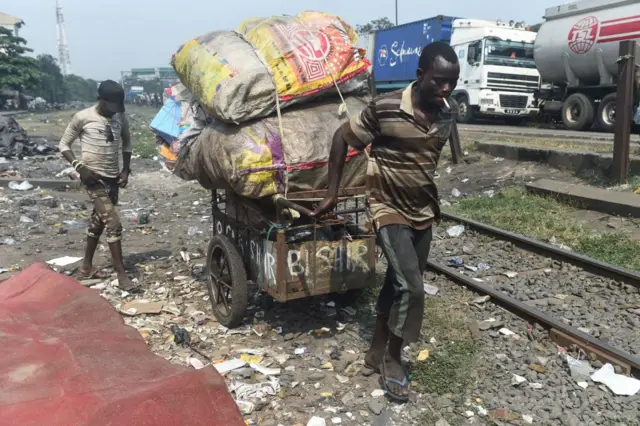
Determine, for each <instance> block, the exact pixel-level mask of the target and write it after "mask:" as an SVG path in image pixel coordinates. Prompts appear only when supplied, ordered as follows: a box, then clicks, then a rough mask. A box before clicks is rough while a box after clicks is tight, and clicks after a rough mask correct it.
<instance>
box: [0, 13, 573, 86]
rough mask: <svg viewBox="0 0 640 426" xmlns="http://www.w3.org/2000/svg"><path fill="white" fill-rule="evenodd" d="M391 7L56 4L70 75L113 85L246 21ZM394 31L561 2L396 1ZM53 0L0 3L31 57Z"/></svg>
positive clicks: (368, 16)
mask: <svg viewBox="0 0 640 426" xmlns="http://www.w3.org/2000/svg"><path fill="white" fill-rule="evenodd" d="M395 3H396V1H395V0H297V1H293V0H288V1H285V0H227V1H219V0H218V1H214V0H61V4H62V6H63V10H64V18H65V30H66V33H67V41H68V45H69V55H70V57H71V67H72V72H73V73H74V74H77V75H80V76H82V77H85V78H93V79H96V80H104V79H108V78H110V79H114V80H120V76H121V71H125V70H130V69H131V68H157V67H164V66H168V65H169V62H170V60H171V55H172V54H173V53H175V51H176V50H177V49H178V48H179V47H180V45H181V44H183V43H185V42H186V41H188V40H190V39H192V38H194V37H197V36H199V35H202V34H205V33H207V32H209V31H213V30H226V29H234V28H235V27H237V25H238V24H240V22H242V21H243V20H244V19H246V18H251V17H260V16H271V15H283V14H287V15H295V14H296V13H298V12H300V11H302V10H319V11H323V12H328V13H333V14H336V15H339V16H341V17H342V18H343V19H345V20H346V21H347V22H348V23H350V24H351V25H353V26H354V27H355V25H356V24H365V23H367V22H369V21H371V20H373V19H377V18H380V17H385V16H386V17H388V18H389V19H391V21H392V22H393V21H394V20H395ZM397 3H398V22H399V23H400V24H403V23H407V22H412V21H417V20H420V19H425V18H428V17H431V16H435V15H448V16H459V17H464V18H472V19H491V20H495V19H502V20H503V21H509V20H512V19H513V20H514V21H525V22H526V23H527V24H531V25H533V24H536V23H538V22H541V21H542V18H541V17H542V16H543V15H544V10H545V8H547V7H551V6H557V5H559V4H562V3H563V0H537V1H536V0H533V1H518V0H447V1H445V2H442V3H441V4H440V5H438V6H436V5H437V4H438V3H439V2H438V1H429V0H397ZM55 4H56V1H55V0H0V11H1V12H4V13H7V14H9V15H13V16H16V17H18V18H21V19H22V20H24V21H25V23H26V26H24V27H23V28H22V29H21V30H20V36H22V37H24V38H25V39H26V40H27V43H28V46H29V47H30V48H32V49H34V50H35V51H34V54H36V55H37V54H41V53H48V54H51V55H53V56H55V57H57V47H56V14H55Z"/></svg>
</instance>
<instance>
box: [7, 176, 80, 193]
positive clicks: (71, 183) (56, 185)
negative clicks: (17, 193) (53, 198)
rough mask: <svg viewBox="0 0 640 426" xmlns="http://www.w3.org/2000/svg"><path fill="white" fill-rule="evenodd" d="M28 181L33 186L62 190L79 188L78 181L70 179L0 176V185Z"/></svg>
mask: <svg viewBox="0 0 640 426" xmlns="http://www.w3.org/2000/svg"><path fill="white" fill-rule="evenodd" d="M25 180H26V181H28V182H29V183H30V184H31V185H33V186H34V188H38V187H40V188H45V189H54V190H58V191H64V190H68V189H78V188H80V185H81V184H80V181H77V180H70V179H64V180H63V179H15V178H0V186H2V187H8V186H9V182H18V183H22V182H24V181H25Z"/></svg>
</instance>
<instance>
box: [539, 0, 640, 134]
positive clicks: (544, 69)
mask: <svg viewBox="0 0 640 426" xmlns="http://www.w3.org/2000/svg"><path fill="white" fill-rule="evenodd" d="M544 18H545V22H544V23H543V24H542V26H541V27H540V30H539V31H538V36H537V37H536V41H535V45H534V59H535V63H536V68H537V69H538V71H539V72H540V77H541V86H540V89H539V90H538V91H537V92H536V99H537V101H538V107H540V109H541V111H542V113H543V114H545V115H551V116H554V115H555V116H556V117H557V116H558V115H560V116H561V118H562V121H563V122H564V124H565V126H566V127H567V128H568V129H570V130H588V129H590V128H591V127H592V126H595V127H596V128H598V129H600V130H604V131H609V132H612V131H613V128H614V121H615V106H616V90H617V89H616V80H617V76H618V56H619V54H618V53H619V52H618V51H619V45H620V41H623V40H638V39H640V0H583V1H579V2H573V3H567V4H563V5H561V6H556V7H551V8H548V9H547V10H546V12H545V16H544ZM638 59H640V58H636V60H638ZM638 100H639V98H638V97H637V96H636V104H637V102H638Z"/></svg>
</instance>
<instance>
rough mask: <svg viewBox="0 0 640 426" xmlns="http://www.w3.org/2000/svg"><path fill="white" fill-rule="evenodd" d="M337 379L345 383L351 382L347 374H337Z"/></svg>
mask: <svg viewBox="0 0 640 426" xmlns="http://www.w3.org/2000/svg"><path fill="white" fill-rule="evenodd" d="M336 380H337V381H338V382H339V383H342V384H343V385H344V384H345V383H348V382H349V378H348V377H345V376H341V375H340V374H336Z"/></svg>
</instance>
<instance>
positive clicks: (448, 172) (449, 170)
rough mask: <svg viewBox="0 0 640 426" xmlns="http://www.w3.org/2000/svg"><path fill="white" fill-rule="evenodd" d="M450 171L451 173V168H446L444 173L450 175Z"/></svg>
mask: <svg viewBox="0 0 640 426" xmlns="http://www.w3.org/2000/svg"><path fill="white" fill-rule="evenodd" d="M452 171H453V169H452V168H451V167H447V169H446V170H445V172H447V174H451V172H452Z"/></svg>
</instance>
